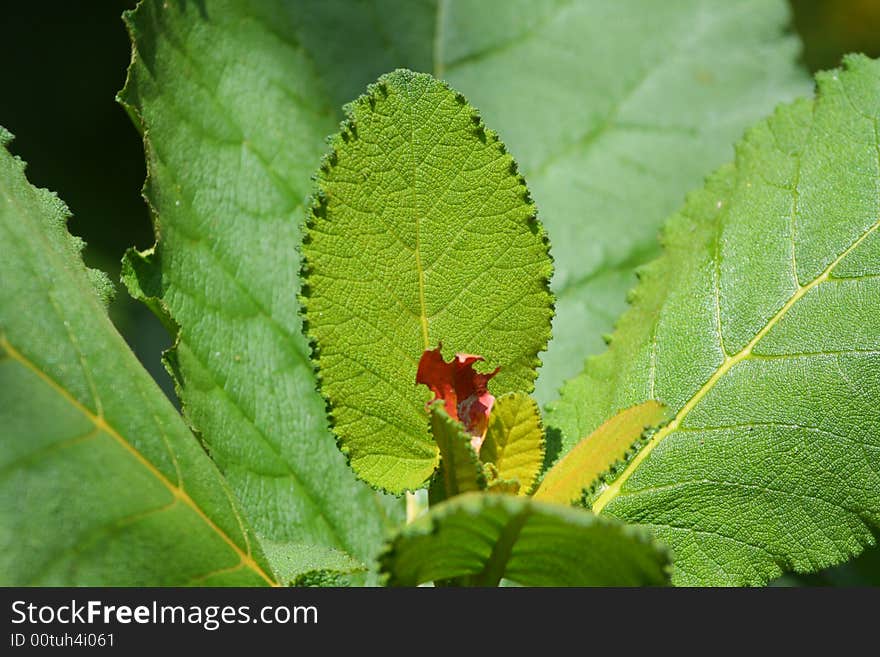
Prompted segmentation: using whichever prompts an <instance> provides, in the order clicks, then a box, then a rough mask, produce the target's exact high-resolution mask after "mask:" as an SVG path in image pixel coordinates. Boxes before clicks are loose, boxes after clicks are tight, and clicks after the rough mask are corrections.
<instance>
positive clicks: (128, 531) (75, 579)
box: [0, 128, 275, 586]
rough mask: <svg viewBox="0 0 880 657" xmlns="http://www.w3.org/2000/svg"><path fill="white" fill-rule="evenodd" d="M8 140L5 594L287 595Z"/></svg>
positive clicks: (2, 462) (1, 247) (1, 442)
mask: <svg viewBox="0 0 880 657" xmlns="http://www.w3.org/2000/svg"><path fill="white" fill-rule="evenodd" d="M9 138H10V136H9V133H6V132H4V131H3V130H2V128H0V281H2V284H0V436H2V439H0V583H2V584H3V585H6V586H11V585H19V586H21V585H41V586H47V585H52V586H77V585H91V586H107V585H112V586H138V585H140V586H147V585H150V586H158V585H176V586H182V585H203V586H208V585H223V586H236V585H244V586H257V585H265V584H267V583H275V578H274V575H273V574H272V573H271V571H270V569H269V566H268V564H267V561H266V559H265V557H264V556H263V554H262V552H261V550H260V546H259V544H258V542H257V541H256V539H255V538H254V536H253V535H252V533H251V532H250V530H249V529H248V528H247V526H246V524H245V523H244V522H243V520H242V518H241V516H240V514H239V511H238V509H237V508H236V502H235V501H234V499H233V496H232V494H231V492H230V491H229V490H228V489H227V487H226V485H225V484H224V482H223V480H222V479H221V477H220V474H219V473H218V472H217V471H216V469H215V467H214V466H213V464H212V463H211V461H210V459H209V458H208V457H207V456H206V455H205V453H204V452H203V451H202V449H201V447H200V446H199V444H198V442H197V441H196V439H195V437H194V436H193V435H192V434H191V433H190V431H189V430H188V429H187V428H186V426H185V425H184V423H183V421H182V420H181V419H180V416H179V415H178V414H177V412H176V411H175V410H174V408H173V407H172V406H171V404H169V403H168V400H167V399H165V396H164V395H163V394H162V392H161V391H160V390H159V388H158V387H157V386H156V385H155V383H153V381H152V379H150V377H149V375H148V374H147V373H146V372H145V371H144V370H143V368H142V367H141V366H140V364H139V363H138V362H137V360H136V359H135V357H134V355H133V354H132V353H131V352H130V351H129V350H128V347H127V346H126V344H125V341H124V340H123V339H122V337H120V336H119V334H118V333H116V331H115V329H114V328H113V326H112V324H111V323H110V320H109V319H108V318H107V314H106V309H105V307H104V304H103V300H102V299H101V298H99V295H98V294H97V293H96V289H95V286H94V283H95V281H96V278H99V277H96V275H95V273H94V272H91V271H89V270H86V268H85V267H84V266H83V263H82V260H81V259H80V255H79V249H80V248H81V245H82V243H81V242H78V241H77V240H75V239H74V238H72V237H71V236H70V235H69V234H68V233H67V231H66V227H65V222H66V219H67V215H68V212H67V208H66V207H65V206H64V204H63V203H61V202H60V201H59V200H58V198H57V197H55V196H54V195H53V194H51V193H49V192H47V191H46V190H41V189H35V188H33V187H31V186H30V185H29V184H28V182H27V180H26V178H25V176H24V171H23V169H24V165H23V164H22V162H21V161H19V160H17V159H15V158H13V157H12V156H11V155H10V154H9V152H8V151H7V150H6V144H7V143H8V141H9ZM105 285H106V283H103V284H102V286H101V287H102V289H104V290H105V291H106V289H105V288H104V286H105Z"/></svg>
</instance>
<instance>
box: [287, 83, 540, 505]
mask: <svg viewBox="0 0 880 657" xmlns="http://www.w3.org/2000/svg"><path fill="white" fill-rule="evenodd" d="M347 111H348V119H347V120H346V121H345V122H344V123H343V125H342V130H341V132H340V133H339V134H338V135H336V136H335V137H334V138H333V140H332V142H331V148H332V150H331V152H330V154H329V155H328V156H327V158H326V159H325V161H324V164H323V165H322V167H321V169H320V172H319V173H318V176H317V191H316V194H315V197H314V202H313V206H312V209H311V212H310V215H309V218H308V229H307V232H306V235H305V237H304V240H303V248H302V251H303V258H304V263H303V272H304V289H303V299H302V304H303V308H304V312H305V317H306V320H307V330H308V333H309V334H310V335H311V336H312V338H313V339H314V341H315V347H316V348H315V354H314V356H313V358H314V360H315V362H316V366H317V367H318V368H319V369H320V371H321V377H320V384H321V391H322V392H323V394H324V395H325V396H326V397H327V400H328V402H329V405H330V414H331V419H332V422H333V424H334V430H335V432H336V434H337V435H338V437H339V440H340V445H341V447H342V449H343V450H344V451H345V452H346V453H347V455H348V458H349V460H350V463H351V465H352V467H353V468H354V469H355V471H356V472H357V473H358V474H359V476H361V477H362V478H363V479H365V480H366V481H368V482H370V483H371V484H373V485H375V486H379V487H382V488H385V489H387V490H389V491H392V492H398V493H399V492H401V491H403V490H405V489H412V488H418V487H419V486H422V485H424V483H425V482H426V481H427V480H428V479H429V478H430V476H431V474H432V473H433V472H434V469H435V468H436V466H437V458H438V455H437V446H436V444H435V443H434V440H433V439H432V438H431V436H430V434H429V433H428V430H427V429H428V423H427V422H426V419H427V418H426V412H425V403H426V402H427V401H428V400H429V399H430V393H429V391H428V390H427V389H425V388H424V387H422V386H415V385H414V383H413V382H414V381H415V380H416V373H417V369H418V362H419V358H420V357H421V356H422V354H423V352H425V351H426V350H429V349H430V348H431V347H432V346H433V345H436V344H437V343H438V342H440V341H442V342H443V344H444V347H445V348H446V349H448V350H449V351H451V352H469V353H478V354H481V355H482V356H483V357H484V358H485V360H486V361H487V362H488V364H489V366H490V367H495V366H500V368H501V369H500V371H499V372H498V374H497V376H495V377H494V378H493V379H492V381H491V382H490V384H489V387H490V390H492V391H493V392H494V393H495V394H500V393H503V392H508V391H512V390H524V391H528V390H531V389H532V387H533V384H534V379H535V369H536V367H537V365H538V364H539V361H538V358H537V354H538V352H539V351H541V350H542V349H543V348H544V347H545V346H546V344H547V340H548V338H549V336H550V318H551V316H552V305H551V296H550V293H549V292H548V289H547V287H548V279H549V276H550V273H551V269H552V266H551V262H550V258H549V255H548V253H547V242H546V237H545V235H544V232H543V229H542V228H541V226H540V224H539V223H538V222H537V219H536V218H535V207H534V205H533V204H532V203H531V200H530V198H529V195H528V191H527V190H526V187H525V183H524V181H523V179H522V177H521V176H519V175H517V173H516V165H515V163H514V161H513V158H512V157H511V156H510V155H508V154H507V153H506V150H505V148H504V145H503V144H502V143H501V142H500V141H499V139H498V137H497V136H496V135H495V134H494V133H493V132H492V131H490V130H489V129H487V128H486V127H485V126H484V125H483V123H482V122H481V121H480V119H479V116H478V115H477V114H476V112H475V110H474V109H473V108H472V107H470V106H469V105H468V104H467V102H466V101H465V99H464V97H463V96H461V94H457V93H456V92H454V91H452V90H451V89H449V88H448V87H447V86H446V85H445V84H443V83H442V82H438V81H437V80H435V79H434V78H432V77H431V76H430V75H426V74H419V73H412V72H411V71H405V70H399V71H395V72H394V73H391V74H388V75H385V76H383V77H381V78H380V79H379V81H378V83H377V84H375V85H372V86H371V87H369V88H368V91H367V94H366V95H364V96H361V97H360V98H359V99H358V100H357V101H355V102H354V103H353V104H352V105H350V106H349V107H348V110H347Z"/></svg>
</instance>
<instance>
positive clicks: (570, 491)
mask: <svg viewBox="0 0 880 657" xmlns="http://www.w3.org/2000/svg"><path fill="white" fill-rule="evenodd" d="M668 419H669V418H668V416H667V413H666V407H665V406H663V405H662V404H660V403H658V402H656V401H653V400H652V401H647V402H644V403H642V404H637V405H635V406H631V407H630V408H627V409H624V410H622V411H620V412H619V413H617V414H616V415H614V416H613V417H612V418H610V419H608V420H606V421H605V422H603V423H602V425H601V426H599V427H598V428H597V429H596V430H595V431H593V433H591V434H590V435H589V436H587V437H586V438H584V439H583V440H581V441H580V442H578V443H577V444H576V445H575V446H574V447H573V448H572V450H571V451H570V452H569V453H568V454H566V455H565V456H564V457H562V459H560V460H559V462H558V463H556V465H554V466H553V467H552V468H550V470H548V471H547V474H546V475H544V479H543V480H542V481H541V485H540V486H539V487H538V490H536V491H535V495H534V498H535V499H536V500H543V501H545V502H557V503H559V504H569V503H571V502H574V501H577V500H580V498H581V496H582V495H583V493H584V489H588V488H590V486H591V485H593V484H594V483H596V482H597V480H598V479H599V478H600V477H601V476H602V475H604V474H605V473H607V472H609V470H610V469H611V468H612V466H614V465H615V464H617V463H619V462H622V461H623V460H624V459H625V458H626V455H627V453H629V452H630V451H631V450H633V449H634V447H635V446H636V445H637V443H638V441H639V439H640V438H641V437H642V436H643V435H644V434H645V432H646V430H648V429H651V428H653V427H658V426H659V425H660V424H662V423H663V421H664V420H668Z"/></svg>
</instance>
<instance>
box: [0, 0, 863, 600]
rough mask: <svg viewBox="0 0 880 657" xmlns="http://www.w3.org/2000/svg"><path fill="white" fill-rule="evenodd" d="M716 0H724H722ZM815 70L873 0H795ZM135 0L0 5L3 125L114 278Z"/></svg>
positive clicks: (126, 193)
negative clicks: (129, 16) (129, 15)
mask: <svg viewBox="0 0 880 657" xmlns="http://www.w3.org/2000/svg"><path fill="white" fill-rule="evenodd" d="M718 1H719V2H720V1H723V0H718ZM790 2H791V6H792V9H793V14H794V25H793V29H795V30H796V31H797V32H798V34H799V35H800V37H801V39H802V41H803V44H804V50H803V53H802V59H803V62H804V64H805V66H806V67H807V68H808V69H809V70H810V71H816V70H820V69H824V68H832V67H834V66H837V65H838V64H839V62H840V58H841V56H842V55H843V54H845V53H847V52H864V53H866V54H868V55H871V56H873V57H878V56H880V0H790ZM134 4H135V3H134V2H133V1H125V0H99V1H94V0H93V1H90V2H89V1H72V0H68V1H60V2H28V3H25V2H17V3H8V4H7V5H6V6H4V8H3V19H2V20H3V26H2V35H0V125H3V126H4V127H5V128H7V129H8V130H10V131H11V132H12V133H13V134H14V135H15V136H16V139H15V142H14V145H13V152H14V153H15V154H17V155H19V156H21V157H22V158H23V159H24V160H25V161H26V162H27V163H28V177H29V179H30V181H31V182H32V183H33V184H35V185H37V186H39V187H47V188H49V189H52V190H53V191H55V192H57V193H58V195H59V196H60V197H61V198H62V199H63V200H64V201H65V202H66V203H67V205H68V207H70V210H71V211H72V213H73V218H72V219H71V220H70V224H69V227H70V230H71V232H72V233H74V234H75V235H79V236H80V237H82V238H83V239H85V241H86V242H87V244H88V246H87V247H86V250H85V253H84V257H85V260H86V264H88V265H89V266H91V267H97V268H100V269H102V270H104V271H106V272H108V273H109V274H110V276H111V278H112V279H113V280H114V282H116V281H118V279H119V263H120V260H121V258H122V255H123V253H124V252H125V249H126V248H128V247H129V246H135V247H137V248H139V249H145V248H147V247H149V246H151V245H152V243H153V231H152V228H151V226H150V219H149V214H148V212H147V207H146V205H145V204H144V202H143V199H142V198H141V196H140V189H141V186H142V184H143V181H144V177H145V175H146V171H145V168H144V154H143V146H142V143H141V139H140V136H139V135H138V133H137V131H136V130H135V128H134V126H133V124H132V123H131V121H129V118H128V116H127V115H126V113H125V111H124V110H123V109H122V108H121V107H120V106H119V105H117V104H116V102H115V95H116V92H117V91H119V90H120V89H121V88H122V85H123V83H124V82H125V71H126V68H127V66H128V62H129V59H130V50H129V42H128V35H127V34H126V31H125V28H124V26H123V24H122V21H121V19H120V15H121V13H122V11H123V10H125V9H129V8H131V7H133V6H134ZM110 313H111V317H112V318H113V321H114V322H115V323H116V325H117V327H118V328H119V330H120V331H121V333H122V334H123V335H124V336H125V338H126V340H128V342H129V344H130V345H131V347H132V349H133V350H134V352H135V353H136V354H137V355H138V357H139V358H140V359H141V361H142V362H143V363H144V365H145V366H146V367H147V369H148V370H149V371H150V373H151V374H152V375H153V376H154V377H155V378H156V379H157V380H158V381H159V382H160V385H162V387H163V389H164V390H165V391H166V393H167V394H169V397H171V398H172V399H174V395H173V393H172V387H171V382H170V380H169V378H168V375H167V374H166V373H165V371H164V369H163V368H162V366H161V364H160V360H159V359H160V355H161V352H162V350H163V349H165V348H167V347H168V345H169V337H168V334H167V333H166V332H165V330H164V329H163V327H162V326H161V324H159V322H158V320H156V319H155V318H154V317H153V315H152V314H151V313H150V311H149V310H147V309H146V307H145V306H143V305H141V304H139V303H137V302H135V301H133V300H132V299H131V298H130V297H129V296H128V295H127V293H126V292H125V291H124V290H123V289H120V286H119V285H118V284H117V294H116V297H115V299H114V301H113V302H112V303H111V306H110ZM784 583H810V584H843V585H857V584H866V583H874V584H878V585H880V549H874V550H870V551H868V553H866V554H865V556H863V557H862V558H860V559H858V560H856V561H855V562H853V563H852V564H849V565H847V566H845V567H843V568H837V569H834V570H833V571H826V572H825V573H820V574H818V575H814V576H809V577H807V578H800V579H796V578H793V577H787V578H785V579H784Z"/></svg>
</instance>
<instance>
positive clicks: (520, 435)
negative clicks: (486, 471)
mask: <svg viewBox="0 0 880 657" xmlns="http://www.w3.org/2000/svg"><path fill="white" fill-rule="evenodd" d="M480 460H482V461H483V462H484V463H491V464H492V465H493V466H494V469H495V472H496V473H497V478H498V479H500V480H502V481H504V480H511V481H517V482H518V483H519V493H520V494H521V495H527V494H528V493H529V492H530V491H531V490H532V486H533V485H534V483H535V480H536V479H537V477H538V473H540V472H541V466H542V465H543V464H544V427H543V426H542V425H541V412H540V410H538V405H537V404H536V403H535V401H534V400H533V399H532V398H531V397H529V396H528V395H525V394H523V393H520V392H514V393H509V394H507V395H502V396H501V397H499V398H498V399H497V400H495V406H494V407H493V408H492V414H491V415H490V416H489V427H488V429H487V430H486V438H485V440H484V441H483V445H482V447H481V448H480Z"/></svg>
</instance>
